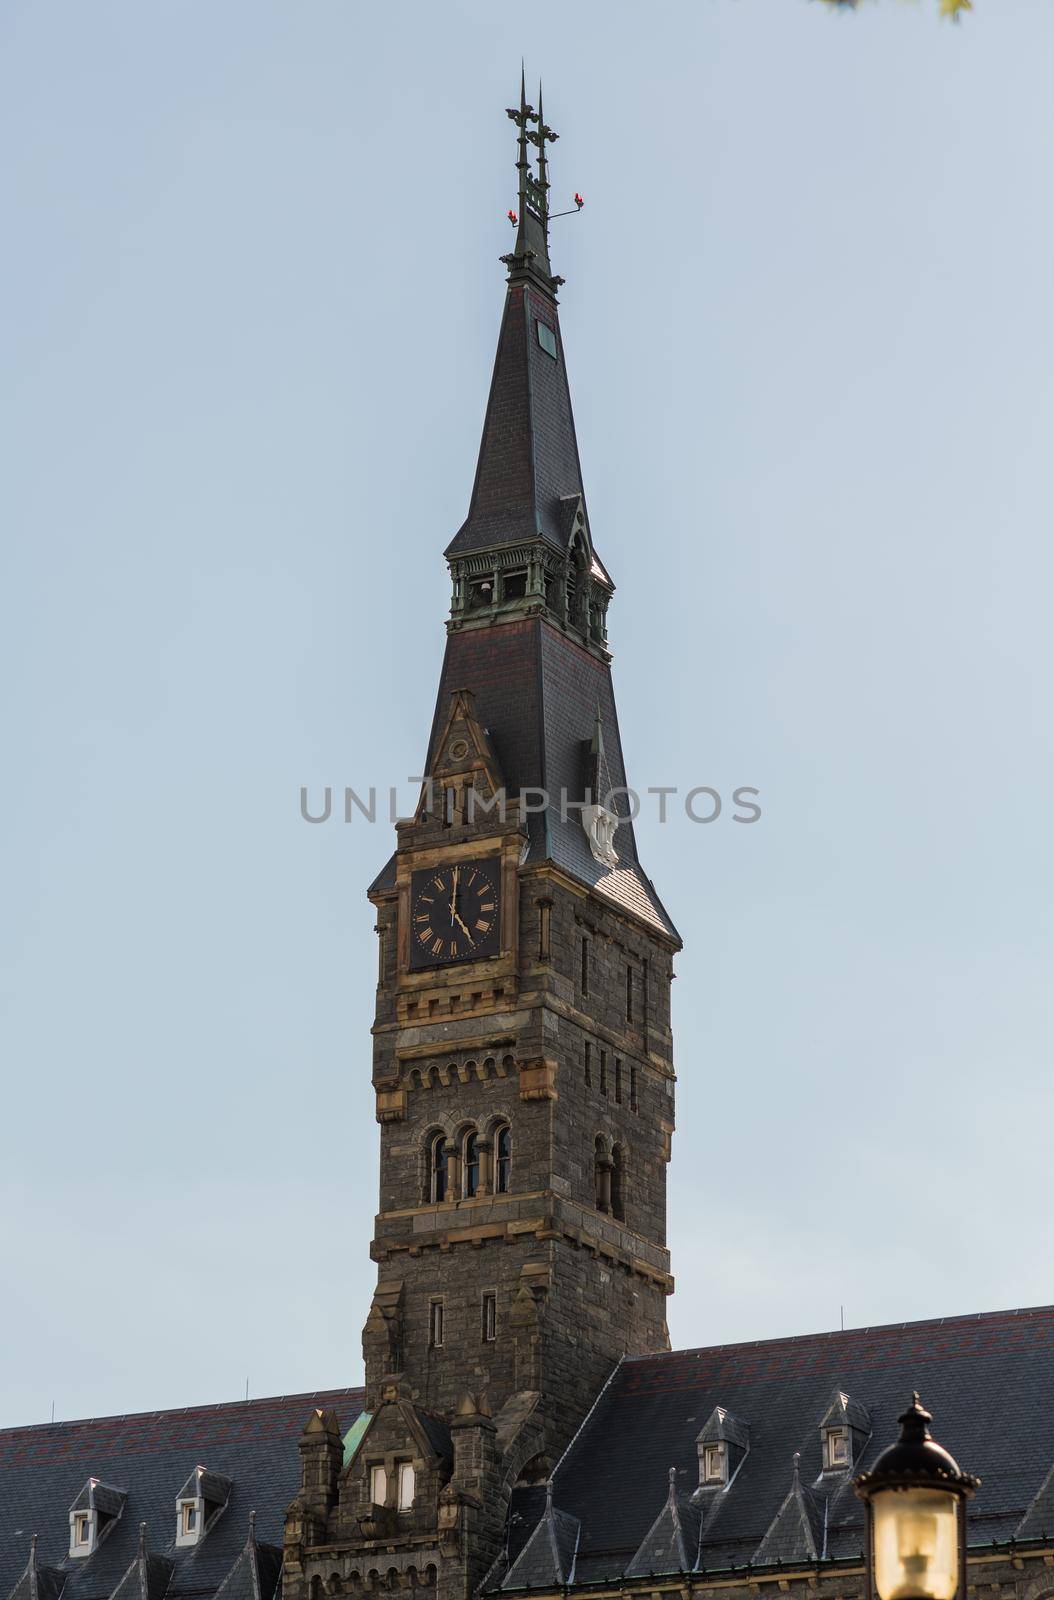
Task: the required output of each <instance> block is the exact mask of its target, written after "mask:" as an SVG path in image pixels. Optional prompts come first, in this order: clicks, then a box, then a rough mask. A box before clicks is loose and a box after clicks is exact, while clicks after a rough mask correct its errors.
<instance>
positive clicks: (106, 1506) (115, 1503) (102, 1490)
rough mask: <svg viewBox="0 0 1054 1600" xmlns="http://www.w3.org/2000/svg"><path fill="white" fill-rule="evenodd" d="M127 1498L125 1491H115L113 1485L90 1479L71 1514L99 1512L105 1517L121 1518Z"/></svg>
mask: <svg viewBox="0 0 1054 1600" xmlns="http://www.w3.org/2000/svg"><path fill="white" fill-rule="evenodd" d="M127 1498H128V1496H127V1493H126V1492H125V1490H124V1489H115V1488H114V1486H113V1484H111V1483H103V1482H102V1481H101V1480H100V1479H99V1478H89V1479H88V1481H87V1483H85V1485H84V1487H83V1488H82V1489H81V1492H80V1494H79V1495H78V1496H77V1498H76V1500H74V1502H73V1504H72V1505H71V1506H70V1513H71V1514H72V1513H73V1512H74V1511H98V1512H101V1513H102V1515H103V1516H104V1517H119V1516H120V1515H121V1512H122V1511H123V1510H124V1503H125V1501H126V1500H127Z"/></svg>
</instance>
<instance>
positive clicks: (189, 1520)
mask: <svg viewBox="0 0 1054 1600" xmlns="http://www.w3.org/2000/svg"><path fill="white" fill-rule="evenodd" d="M182 1529H183V1532H184V1533H197V1531H198V1508H197V1506H196V1504H195V1503H194V1501H193V1500H184V1502H183V1516H182Z"/></svg>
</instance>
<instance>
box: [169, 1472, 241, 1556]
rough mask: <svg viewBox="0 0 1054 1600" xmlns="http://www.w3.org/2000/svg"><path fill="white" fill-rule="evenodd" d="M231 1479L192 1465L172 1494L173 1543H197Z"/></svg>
mask: <svg viewBox="0 0 1054 1600" xmlns="http://www.w3.org/2000/svg"><path fill="white" fill-rule="evenodd" d="M230 1494H231V1480H230V1479H229V1478H225V1477H224V1476H223V1474H222V1473H219V1472H208V1471H206V1469H205V1468H204V1467H195V1468H194V1471H193V1472H192V1473H191V1474H190V1477H189V1478H188V1479H187V1481H186V1483H185V1484H184V1485H183V1487H182V1489H180V1491H179V1493H178V1495H177V1496H176V1545H177V1547H178V1548H180V1549H185V1548H186V1547H187V1546H189V1545H195V1544H200V1543H201V1541H202V1539H204V1537H205V1535H206V1534H207V1533H208V1531H209V1529H210V1528H211V1527H212V1525H213V1523H214V1522H215V1521H216V1518H217V1517H218V1516H219V1515H220V1513H221V1512H222V1511H223V1510H224V1508H225V1507H226V1504H227V1501H228V1500H229V1499H230Z"/></svg>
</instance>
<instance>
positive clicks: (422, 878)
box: [410, 861, 501, 967]
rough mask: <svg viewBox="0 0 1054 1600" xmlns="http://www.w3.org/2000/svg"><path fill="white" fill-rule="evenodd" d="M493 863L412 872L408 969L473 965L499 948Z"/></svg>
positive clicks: (466, 863)
mask: <svg viewBox="0 0 1054 1600" xmlns="http://www.w3.org/2000/svg"><path fill="white" fill-rule="evenodd" d="M500 912H501V902H500V897H499V894H498V863H497V862H496V861H459V862H457V863H456V865H454V866H446V867H433V868H431V870H429V871H425V872H415V873H414V875H413V878H412V880H411V885H410V965H411V967H438V966H446V965H447V963H448V962H451V961H477V960H479V958H480V957H481V956H496V955H497V954H498V951H499V950H500V949H501V919H500Z"/></svg>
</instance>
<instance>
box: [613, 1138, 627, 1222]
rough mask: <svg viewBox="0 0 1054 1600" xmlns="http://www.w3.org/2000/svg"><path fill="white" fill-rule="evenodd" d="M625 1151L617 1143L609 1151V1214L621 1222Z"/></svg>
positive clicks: (622, 1216)
mask: <svg viewBox="0 0 1054 1600" xmlns="http://www.w3.org/2000/svg"><path fill="white" fill-rule="evenodd" d="M625 1169H626V1162H625V1151H624V1150H623V1148H622V1146H621V1145H620V1144H617V1145H616V1146H615V1148H614V1150H612V1152H611V1215H612V1216H613V1217H617V1218H618V1220H619V1222H621V1221H622V1220H623V1219H624V1217H625V1215H626V1206H625V1199H626V1196H625V1182H626V1170H625Z"/></svg>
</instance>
